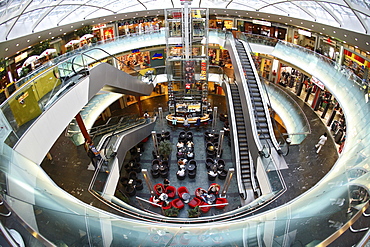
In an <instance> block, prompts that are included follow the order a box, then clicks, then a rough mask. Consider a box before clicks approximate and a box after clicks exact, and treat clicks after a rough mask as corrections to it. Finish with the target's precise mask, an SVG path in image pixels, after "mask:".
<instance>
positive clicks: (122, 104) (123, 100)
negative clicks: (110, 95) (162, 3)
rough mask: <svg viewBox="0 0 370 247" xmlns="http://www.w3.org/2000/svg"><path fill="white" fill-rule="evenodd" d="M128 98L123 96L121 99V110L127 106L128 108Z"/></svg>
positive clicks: (119, 101)
mask: <svg viewBox="0 0 370 247" xmlns="http://www.w3.org/2000/svg"><path fill="white" fill-rule="evenodd" d="M125 99H126V97H125V96H123V97H121V98H119V100H118V103H119V107H120V108H121V109H123V108H125V107H126V106H127V102H126V100H125Z"/></svg>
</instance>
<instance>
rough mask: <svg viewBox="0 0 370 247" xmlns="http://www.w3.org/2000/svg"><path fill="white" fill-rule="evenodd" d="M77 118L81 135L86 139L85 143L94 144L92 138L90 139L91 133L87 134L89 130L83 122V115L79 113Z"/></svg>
mask: <svg viewBox="0 0 370 247" xmlns="http://www.w3.org/2000/svg"><path fill="white" fill-rule="evenodd" d="M75 118H76V122H77V124H78V127H79V128H80V130H81V133H82V135H83V137H84V138H85V142H88V143H92V140H91V137H90V135H89V133H88V132H87V129H86V126H85V123H84V121H83V120H82V117H81V114H80V113H78V114H77V115H76V116H75Z"/></svg>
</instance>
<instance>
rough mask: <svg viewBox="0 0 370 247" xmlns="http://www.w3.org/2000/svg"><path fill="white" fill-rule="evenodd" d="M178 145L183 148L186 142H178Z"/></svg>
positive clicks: (178, 147)
mask: <svg viewBox="0 0 370 247" xmlns="http://www.w3.org/2000/svg"><path fill="white" fill-rule="evenodd" d="M176 146H177V149H180V148H183V147H184V143H183V142H178V143H177V145H176Z"/></svg>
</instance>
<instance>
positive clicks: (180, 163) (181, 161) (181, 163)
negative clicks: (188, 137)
mask: <svg viewBox="0 0 370 247" xmlns="http://www.w3.org/2000/svg"><path fill="white" fill-rule="evenodd" d="M185 160H186V159H179V161H177V164H178V165H179V166H182V165H183V166H185V165H186V162H185ZM186 161H187V160H186Z"/></svg>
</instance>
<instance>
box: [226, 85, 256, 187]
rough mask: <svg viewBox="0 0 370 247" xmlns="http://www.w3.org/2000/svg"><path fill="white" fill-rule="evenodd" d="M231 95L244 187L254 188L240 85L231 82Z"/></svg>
mask: <svg viewBox="0 0 370 247" xmlns="http://www.w3.org/2000/svg"><path fill="white" fill-rule="evenodd" d="M230 89H231V97H232V102H233V105H234V113H235V122H236V129H237V133H236V135H237V136H238V141H239V150H238V151H239V156H240V171H241V180H242V183H243V186H244V189H252V180H251V176H252V175H251V169H250V161H249V148H248V142H247V131H246V128H245V122H244V115H243V108H242V107H243V106H242V104H241V100H240V95H239V90H238V86H237V85H236V84H235V83H230Z"/></svg>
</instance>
